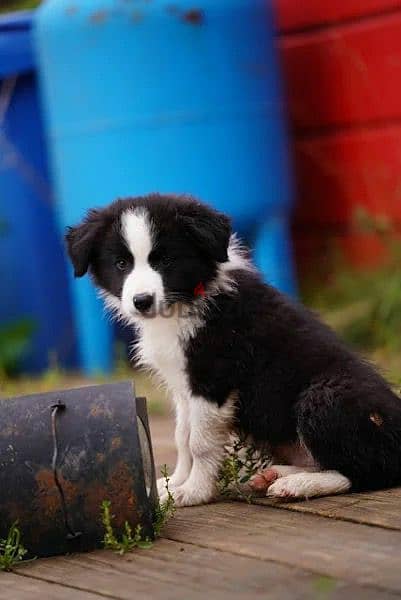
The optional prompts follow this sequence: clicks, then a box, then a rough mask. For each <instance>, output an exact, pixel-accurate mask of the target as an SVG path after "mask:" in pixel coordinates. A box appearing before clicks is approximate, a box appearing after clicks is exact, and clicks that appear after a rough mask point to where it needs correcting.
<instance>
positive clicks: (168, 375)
mask: <svg viewBox="0 0 401 600" xmlns="http://www.w3.org/2000/svg"><path fill="white" fill-rule="evenodd" d="M138 358H139V360H140V362H141V364H143V365H144V366H147V367H150V368H151V369H152V370H153V371H155V372H156V374H157V375H158V376H159V377H160V378H161V379H162V380H163V382H164V383H165V384H166V385H167V387H168V388H169V389H170V390H171V391H173V392H177V393H183V392H184V391H185V390H186V389H187V387H188V384H187V376H186V370H185V366H186V359H185V355H184V350H183V347H182V343H181V342H180V338H179V335H178V331H177V326H176V324H175V323H174V321H172V320H169V319H163V318H160V319H159V318H156V319H153V320H152V321H149V322H146V323H145V324H144V325H143V327H142V328H141V333H140V338H139V341H138Z"/></svg>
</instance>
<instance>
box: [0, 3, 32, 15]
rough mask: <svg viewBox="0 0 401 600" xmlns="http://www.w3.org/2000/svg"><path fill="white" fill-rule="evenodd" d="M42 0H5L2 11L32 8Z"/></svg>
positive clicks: (0, 8) (0, 10)
mask: <svg viewBox="0 0 401 600" xmlns="http://www.w3.org/2000/svg"><path fill="white" fill-rule="evenodd" d="M40 2H41V0H3V2H2V3H1V7H0V13H7V12H14V11H16V10H30V9H32V8H36V7H37V6H39V4H40Z"/></svg>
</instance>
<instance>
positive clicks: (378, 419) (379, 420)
mask: <svg viewBox="0 0 401 600" xmlns="http://www.w3.org/2000/svg"><path fill="white" fill-rule="evenodd" d="M369 419H370V420H371V421H372V423H374V424H375V425H377V426H378V427H381V426H382V425H383V417H382V416H381V415H379V413H371V414H370V415H369Z"/></svg>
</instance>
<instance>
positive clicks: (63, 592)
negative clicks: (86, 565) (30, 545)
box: [0, 573, 99, 600]
mask: <svg viewBox="0 0 401 600" xmlns="http://www.w3.org/2000/svg"><path fill="white" fill-rule="evenodd" d="M33 598H41V599H42V598H43V599H46V600H99V596H97V595H96V594H91V593H86V592H82V591H79V590H74V589H71V588H68V587H64V586H63V583H62V582H61V585H58V584H54V583H48V582H47V581H41V580H38V579H32V578H30V577H21V576H20V575H18V574H15V573H0V600H32V599H33Z"/></svg>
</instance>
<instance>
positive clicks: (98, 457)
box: [96, 452, 106, 464]
mask: <svg viewBox="0 0 401 600" xmlns="http://www.w3.org/2000/svg"><path fill="white" fill-rule="evenodd" d="M105 458H106V457H105V455H104V454H103V452H98V453H97V454H96V462H97V463H99V464H101V463H104V461H105Z"/></svg>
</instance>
